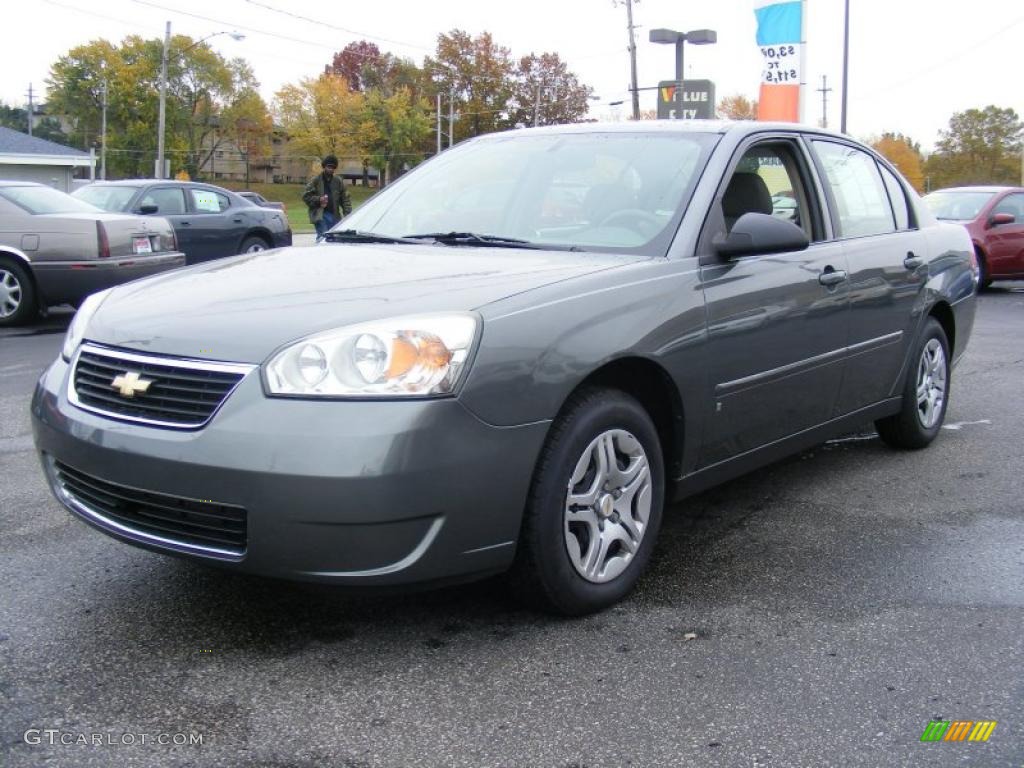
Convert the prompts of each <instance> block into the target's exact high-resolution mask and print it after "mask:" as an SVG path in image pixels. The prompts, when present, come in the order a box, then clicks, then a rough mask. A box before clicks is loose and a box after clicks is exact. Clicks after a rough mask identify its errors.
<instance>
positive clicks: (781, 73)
mask: <svg viewBox="0 0 1024 768" xmlns="http://www.w3.org/2000/svg"><path fill="white" fill-rule="evenodd" d="M802 47H803V46H802V45H801V44H800V43H782V44H780V45H762V46H761V55H762V56H763V57H764V68H763V69H762V70H761V82H762V83H765V84H767V85H800V58H801V57H800V54H801V52H802V51H801V48H802Z"/></svg>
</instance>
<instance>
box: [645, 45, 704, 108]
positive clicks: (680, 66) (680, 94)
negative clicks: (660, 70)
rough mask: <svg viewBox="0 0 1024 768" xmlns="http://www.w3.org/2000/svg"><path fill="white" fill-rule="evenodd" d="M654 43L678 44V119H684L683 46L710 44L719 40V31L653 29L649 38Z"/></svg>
mask: <svg viewBox="0 0 1024 768" xmlns="http://www.w3.org/2000/svg"><path fill="white" fill-rule="evenodd" d="M648 39H649V40H650V41H651V42H652V43H664V44H673V43H674V44H675V46H676V119H677V120H682V119H683V46H684V45H685V44H686V43H690V44H691V45H709V44H710V43H717V42H718V33H717V32H715V30H713V29H694V30H691V31H689V32H677V31H675V30H674V29H652V30H651V32H650V36H649V38H648Z"/></svg>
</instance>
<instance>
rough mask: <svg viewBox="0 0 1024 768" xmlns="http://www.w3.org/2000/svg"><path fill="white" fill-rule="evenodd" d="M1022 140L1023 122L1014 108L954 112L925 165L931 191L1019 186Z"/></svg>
mask: <svg viewBox="0 0 1024 768" xmlns="http://www.w3.org/2000/svg"><path fill="white" fill-rule="evenodd" d="M1022 137H1024V123H1022V122H1021V120H1020V118H1019V117H1018V116H1017V113H1016V112H1015V111H1014V110H1013V109H1010V108H1000V107H996V106H994V105H989V106H987V107H985V108H984V109H968V110H966V111H964V112H957V113H955V114H954V115H953V116H952V117H951V118H950V120H949V128H948V129H946V130H944V131H941V132H940V138H939V141H938V142H937V143H936V146H935V152H933V153H932V154H931V156H930V157H929V158H928V160H927V161H926V163H925V173H926V174H927V176H928V177H929V180H930V186H931V188H932V189H938V188H941V187H949V186H956V185H964V184H1014V183H1016V182H1017V181H1018V180H1019V179H1020V162H1021V160H1020V157H1021V155H1020V153H1021V141H1022Z"/></svg>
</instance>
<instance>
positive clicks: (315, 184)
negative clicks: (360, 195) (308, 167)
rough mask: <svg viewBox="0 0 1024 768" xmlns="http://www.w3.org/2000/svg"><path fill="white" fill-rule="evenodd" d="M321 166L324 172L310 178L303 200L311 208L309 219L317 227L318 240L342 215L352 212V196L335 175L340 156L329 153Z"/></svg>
mask: <svg viewBox="0 0 1024 768" xmlns="http://www.w3.org/2000/svg"><path fill="white" fill-rule="evenodd" d="M320 167H321V168H323V172H322V173H319V174H317V175H316V176H314V177H313V178H312V179H310V181H309V184H307V185H306V191H305V192H303V193H302V201H303V202H304V203H305V204H306V207H307V208H309V221H310V223H311V224H312V225H313V226H314V227H316V239H317V242H319V241H320V240H322V239H323V236H324V233H326V232H327V230H329V229H330V228H331V227H333V226H334V225H335V224H337V223H338V222H339V221H340V220H341V216H342V215H344V216H348V215H349V214H350V213H352V198H350V197H349V195H348V192H346V191H345V185H344V183H342V180H341V179H340V178H338V177H337V176H335V175H334V172H335V171H336V170H338V158H337V157H335V156H334V155H327V157H325V158H324V159H323V162H321V163H320ZM339 209H340V210H341V213H340V214H339Z"/></svg>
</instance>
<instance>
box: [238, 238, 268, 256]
mask: <svg viewBox="0 0 1024 768" xmlns="http://www.w3.org/2000/svg"><path fill="white" fill-rule="evenodd" d="M268 248H270V243H268V242H267V241H266V240H264V239H263V238H262V237H258V236H257V235H252V236H250V237H247V238H245V240H243V241H242V246H241V248H240V249H239V251H238V252H239V253H258V252H259V251H265V250H267V249H268Z"/></svg>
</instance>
